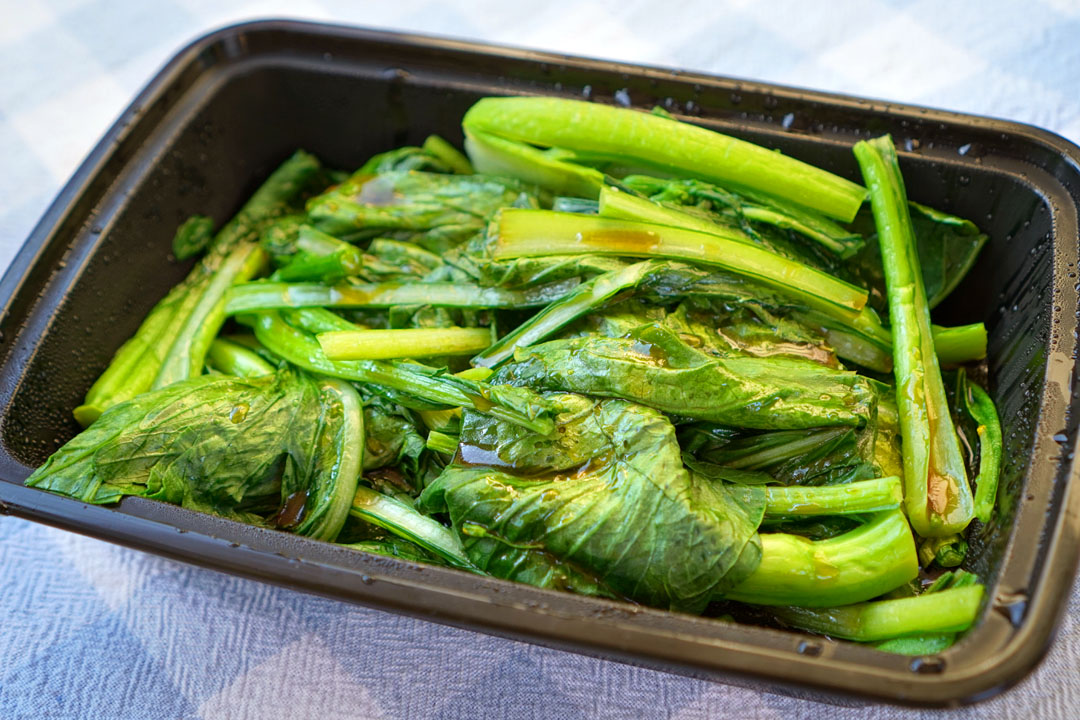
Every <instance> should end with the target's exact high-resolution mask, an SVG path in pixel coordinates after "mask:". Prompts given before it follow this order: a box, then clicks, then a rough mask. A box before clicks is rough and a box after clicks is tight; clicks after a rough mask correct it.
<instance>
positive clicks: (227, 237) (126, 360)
mask: <svg viewBox="0 0 1080 720" xmlns="http://www.w3.org/2000/svg"><path fill="white" fill-rule="evenodd" d="M319 169H320V166H319V161H318V160H316V159H315V157H313V156H312V155H309V154H308V153H305V152H302V151H297V153H296V154H295V155H293V156H292V157H291V158H289V159H288V160H287V161H286V162H285V163H284V164H283V165H282V166H281V167H280V168H278V169H277V170H276V171H275V172H274V173H273V174H272V175H271V176H270V177H269V178H268V179H267V180H266V182H265V183H263V185H262V187H260V188H259V189H258V190H256V191H255V194H254V195H252V196H251V199H250V200H248V201H247V203H245V204H244V207H243V208H241V209H240V212H239V213H237V215H236V217H234V218H233V219H232V220H230V221H229V223H228V224H227V225H225V227H223V228H222V229H221V230H220V231H219V232H218V234H217V236H216V237H215V238H214V240H213V242H212V243H211V245H210V249H209V251H208V252H207V254H206V255H205V256H204V257H203V259H202V260H201V261H200V262H199V263H198V264H197V265H196V266H195V268H194V269H193V270H192V271H191V273H190V274H189V275H188V277H187V278H186V279H185V280H184V281H183V282H182V283H180V284H179V285H177V286H176V287H174V288H173V289H172V290H171V291H170V292H169V294H168V295H166V296H165V298H164V299H162V300H161V301H160V302H159V303H158V304H157V305H155V306H154V309H153V310H151V311H150V314H149V315H147V316H146V319H145V320H143V323H142V325H141V326H140V327H139V329H138V331H137V332H136V333H135V335H134V336H133V337H132V338H131V339H130V340H128V341H127V342H126V343H124V345H123V346H122V347H121V348H120V349H119V350H118V351H117V352H116V355H115V357H113V359H112V362H111V363H110V364H109V367H108V369H106V370H105V372H104V373H102V375H101V377H99V378H98V379H97V382H95V383H94V384H93V386H92V387H91V388H90V390H89V391H88V392H87V393H86V400H85V401H84V402H83V404H82V405H80V406H79V407H78V408H76V409H75V419H76V420H78V421H79V422H80V423H81V424H82V425H83V426H86V425H89V424H90V423H92V422H94V421H95V420H96V419H97V418H98V416H99V415H101V413H102V412H104V411H105V410H107V409H108V408H110V407H112V406H113V405H115V404H117V403H119V402H123V401H125V400H129V399H131V398H133V397H135V396H136V395H138V394H139V393H142V392H145V391H147V390H149V389H150V388H151V387H155V388H160V387H164V386H165V385H167V384H169V383H170V382H175V381H177V380H184V379H187V378H188V377H192V376H193V375H195V374H197V373H198V372H200V371H201V370H202V362H203V357H204V356H205V353H206V350H207V349H208V347H209V345H210V342H211V341H212V340H213V337H214V335H216V334H217V330H218V329H219V328H220V327H221V323H222V322H223V321H224V315H223V314H222V311H221V308H220V306H219V304H218V301H219V299H220V298H221V297H222V296H223V295H224V293H225V291H226V290H228V289H229V286H230V285H231V284H232V283H233V281H235V280H241V279H249V278H250V277H251V276H252V275H253V274H254V271H255V268H253V267H251V264H249V263H251V262H253V261H254V260H255V259H256V257H257V256H256V252H257V251H256V250H249V249H248V247H249V243H250V242H251V241H253V240H255V239H257V238H258V235H259V233H260V232H261V230H262V228H263V227H264V226H265V225H266V224H267V222H268V221H270V220H272V219H273V218H275V217H277V216H278V215H281V214H284V213H286V212H288V211H289V209H290V206H291V204H292V203H293V202H295V201H296V199H297V198H298V196H300V194H301V193H302V192H303V191H304V189H305V188H306V187H308V186H309V185H311V184H312V183H315V182H317V181H318V175H319ZM249 258H250V260H249Z"/></svg>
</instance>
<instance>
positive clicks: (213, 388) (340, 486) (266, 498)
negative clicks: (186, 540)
mask: <svg viewBox="0 0 1080 720" xmlns="http://www.w3.org/2000/svg"><path fill="white" fill-rule="evenodd" d="M351 395H355V391H352V390H351V388H345V387H342V386H337V385H333V386H330V385H327V384H325V383H324V384H323V386H322V389H320V387H319V386H318V385H317V384H316V383H315V382H314V381H312V380H311V379H310V378H309V377H307V376H306V375H303V374H301V373H297V372H293V371H290V370H282V371H279V372H278V373H275V374H273V375H264V376H261V377H252V378H239V377H231V376H228V375H218V374H214V375H202V376H199V377H196V378H192V379H190V380H185V381H183V382H179V383H175V384H173V385H170V386H168V387H166V388H162V389H161V390H154V391H151V392H148V393H144V394H142V395H139V396H138V397H136V398H134V399H132V400H129V401H127V402H124V403H120V404H118V405H116V406H114V407H112V408H110V409H109V410H108V411H106V412H105V413H104V414H103V415H102V416H101V417H100V418H99V419H98V421H97V422H95V423H94V424H93V425H92V426H91V427H90V428H88V429H87V430H85V431H83V432H82V433H81V434H79V435H77V436H76V437H75V438H74V439H72V440H71V441H70V442H68V443H67V444H66V445H64V446H63V447H62V448H60V449H59V450H57V451H56V452H55V453H54V454H53V455H52V457H50V458H49V459H48V461H46V463H45V464H44V465H42V466H41V467H40V468H38V469H37V470H35V471H34V473H33V474H32V475H31V476H30V477H29V478H28V479H27V481H26V482H27V485H30V486H32V487H39V488H43V489H45V490H51V491H53V492H57V493H61V494H64V495H69V496H72V497H75V498H78V499H79V500H82V501H83V502H89V503H98V504H100V503H112V502H117V501H119V500H120V498H121V497H123V496H125V495H138V496H142V497H147V498H151V499H154V500H164V501H166V502H171V503H176V504H179V505H182V506H183V507H186V508H191V509H193V510H200V511H203V512H211V513H214V514H217V515H223V516H225V517H229V518H233V519H237V520H242V521H245V522H255V523H257V524H264V525H265V524H267V523H268V522H269V517H270V516H271V515H274V516H275V517H276V522H277V524H278V525H280V526H283V527H295V528H296V530H297V531H298V532H302V533H304V534H310V535H312V536H314V537H319V538H322V539H332V538H333V537H334V536H335V535H336V533H337V531H338V530H340V529H341V524H342V523H343V522H344V519H345V515H344V512H343V510H342V509H343V508H344V509H345V510H346V511H347V507H348V504H349V502H350V501H351V494H352V491H353V489H354V488H355V486H356V481H357V476H358V475H359V468H360V455H359V453H360V452H361V450H362V446H363V425H362V423H361V422H360V421H359V419H358V413H359V402H358V400H356V399H355V398H353V397H351ZM342 498H344V500H342Z"/></svg>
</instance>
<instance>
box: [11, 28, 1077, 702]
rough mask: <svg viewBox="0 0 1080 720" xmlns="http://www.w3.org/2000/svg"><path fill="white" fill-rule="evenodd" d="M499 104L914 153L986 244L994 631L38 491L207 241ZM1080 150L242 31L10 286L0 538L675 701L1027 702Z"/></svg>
mask: <svg viewBox="0 0 1080 720" xmlns="http://www.w3.org/2000/svg"><path fill="white" fill-rule="evenodd" d="M492 94H548V95H564V96H570V97H579V98H580V97H586V98H591V99H592V100H594V101H597V102H608V103H619V104H623V105H627V104H629V105H632V106H634V107H640V108H649V107H652V106H653V105H661V106H662V107H664V108H666V109H668V110H669V111H671V112H673V113H675V114H677V115H681V116H683V117H686V118H689V119H691V120H692V121H694V122H699V123H701V124H703V125H706V126H708V127H712V128H716V129H720V130H722V131H723V132H726V133H729V134H732V135H735V136H738V137H742V138H746V139H749V140H752V141H754V142H757V143H760V144H763V145H765V146H768V147H775V148H779V149H781V150H783V151H784V152H785V153H788V154H790V155H793V156H795V157H798V158H801V159H803V160H806V161H809V162H811V163H814V164H816V165H820V166H822V167H824V168H827V169H829V170H831V171H833V172H836V173H839V174H841V175H844V176H847V177H850V178H853V179H858V177H859V175H858V168H857V166H856V163H855V160H854V157H853V156H852V153H851V151H850V146H851V144H852V143H853V142H855V141H856V140H857V139H860V138H866V137H871V136H876V135H880V134H882V133H885V132H890V133H892V135H893V137H894V139H895V140H896V142H897V145H898V147H899V148H900V149H901V164H902V167H903V170H904V174H905V177H906V180H907V185H908V190H909V195H910V197H911V198H912V199H913V200H916V201H919V202H923V203H927V204H930V205H933V206H935V207H939V208H942V209H944V210H948V211H949V212H953V213H956V214H958V215H961V216H964V217H968V218H971V219H973V220H975V221H976V222H977V223H978V224H979V225H980V226H981V227H982V229H983V230H984V231H986V232H988V233H989V234H990V237H991V241H990V243H989V244H988V246H987V247H986V249H985V250H984V251H983V255H982V257H981V258H980V260H979V263H978V266H977V267H976V268H975V270H974V271H973V272H972V273H971V274H970V276H969V277H968V278H967V279H966V280H965V282H964V284H963V285H962V286H961V287H960V288H958V289H957V290H956V292H954V294H953V295H952V297H950V299H949V300H948V302H947V304H946V306H944V307H943V308H942V309H941V311H940V313H939V314H938V316H937V319H938V321H939V322H948V323H952V322H972V321H976V320H982V321H984V322H985V323H986V324H987V327H988V329H989V333H990V346H989V349H990V361H989V388H990V391H991V394H992V396H993V398H994V400H995V401H996V402H997V404H998V408H999V409H1000V412H1001V416H1002V420H1003V424H1004V427H1003V429H1004V436H1005V443H1006V451H1005V454H1004V467H1003V475H1002V479H1001V486H1000V488H1001V489H1000V499H999V504H1000V505H999V517H998V519H997V520H996V521H995V522H992V523H991V524H990V525H989V526H988V527H986V528H984V529H983V530H982V532H980V533H979V534H978V535H976V536H975V537H974V540H973V543H972V544H973V546H974V547H973V551H972V552H971V553H970V557H971V558H973V562H972V566H971V568H970V569H972V570H974V571H976V572H978V573H979V575H980V576H981V577H982V578H984V579H985V581H986V582H987V583H988V592H987V601H986V605H985V607H984V609H983V611H982V614H981V617H980V620H979V621H978V624H977V625H976V627H975V628H974V629H973V630H972V631H971V632H970V633H969V634H968V635H967V637H965V638H964V639H963V640H962V641H961V642H959V643H958V644H957V645H955V646H954V647H952V648H950V649H948V650H947V651H945V652H943V653H941V654H940V655H935V656H931V657H916V658H909V657H903V656H899V655H890V654H886V653H882V652H878V651H876V650H872V649H869V648H866V647H861V646H858V645H854V644H849V643H843V642H832V641H829V640H827V639H824V638H817V637H811V636H808V635H803V634H798V633H789V632H783V631H779V630H773V629H767V628H761V627H752V626H745V625H736V624H732V623H726V622H721V621H718V620H711V619H704V618H698V617H691V616H685V615H680V614H675V613H669V612H663V611H657V610H651V609H647V608H641V607H636V606H633V605H629V604H624V603H617V602H607V601H603V600H595V599H589V598H584V597H577V596H573V595H569V594H563V593H557V592H552V591H546V590H540V589H536V588H532V587H529V586H525V585H518V584H514V583H510V582H505V581H501V580H493V579H484V578H478V577H476V576H474V575H470V574H466V573H461V572H457V571H454V570H447V569H442V568H436V567H427V566H420V565H415V564H411V563H408V562H404V561H399V560H395V559H391V558H385V557H377V556H372V555H367V554H363V553H359V552H355V551H352V550H348V549H345V548H340V547H336V546H333V545H330V544H327V543H321V542H317V541H313V540H309V539H306V538H302V537H295V536H292V535H288V534H285V533H281V532H275V531H270V530H264V529H259V528H253V527H248V526H244V525H240V524H237V523H233V522H230V521H227V520H223V519H219V518H215V517H210V516H206V515H200V514H197V513H194V512H190V511H187V510H183V509H181V508H177V507H174V506H170V505H165V504H161V503H157V502H154V501H149V500H144V499H141V498H128V499H126V500H124V501H123V503H122V504H120V505H119V506H118V507H94V506H88V505H85V504H83V503H80V502H78V501H76V500H72V499H68V498H63V497H58V496H55V495H51V494H48V493H46V492H43V491H40V490H35V489H30V488H26V487H24V486H23V485H22V481H23V480H24V479H25V478H26V476H27V475H28V474H29V473H30V471H31V469H32V468H34V467H36V466H37V465H39V464H40V463H41V462H43V461H44V460H45V458H46V457H47V456H48V455H49V453H51V452H52V451H53V450H55V449H56V448H57V447H58V446H59V445H60V444H61V443H63V442H64V441H66V440H68V439H69V438H70V437H71V436H73V435H74V434H75V433H76V432H77V430H78V427H77V426H76V424H75V423H74V421H73V420H72V418H71V410H72V409H73V408H74V407H75V406H76V405H78V404H79V402H80V400H81V399H82V397H83V395H84V393H85V391H86V389H87V388H88V387H89V385H90V384H91V382H92V381H93V380H94V378H95V377H96V376H97V375H98V374H99V373H100V372H101V371H102V370H103V369H104V367H105V366H106V364H107V362H108V360H109V358H110V357H111V355H112V353H113V352H114V351H115V350H116V349H117V348H118V347H119V345H120V344H121V343H122V342H123V341H124V340H125V339H126V338H127V337H128V336H129V335H130V334H131V333H132V332H133V331H134V330H135V328H136V327H137V326H138V324H139V322H140V321H141V319H142V317H143V316H144V315H145V313H146V312H147V311H148V310H149V309H150V308H151V307H152V306H153V304H154V303H155V302H156V301H157V300H158V299H159V298H160V297H162V296H163V295H164V294H165V292H166V290H167V289H168V288H169V287H170V286H172V285H173V284H174V283H176V282H178V281H179V280H180V279H181V278H182V277H183V276H184V275H185V274H186V272H187V269H188V267H189V265H188V264H184V263H177V262H175V261H171V260H170V259H169V258H168V256H167V254H168V249H169V247H170V246H169V241H170V239H171V237H172V233H173V231H174V229H175V228H176V226H177V225H178V224H179V223H180V222H181V221H182V220H184V219H185V218H186V217H187V216H189V215H190V214H192V213H195V212H200V213H205V214H210V215H212V216H213V217H214V218H215V219H216V220H217V221H219V222H221V221H224V220H225V219H226V218H228V217H229V216H231V214H232V213H233V212H234V211H235V210H236V209H237V208H238V207H239V206H240V204H241V203H242V202H243V201H244V200H245V199H246V198H247V197H248V195H249V194H250V193H251V192H252V191H253V190H254V189H255V187H256V186H257V184H258V183H259V182H260V181H261V180H262V179H263V178H264V177H265V176H266V175H267V174H268V173H269V172H270V171H271V170H272V169H273V168H274V167H275V166H276V165H277V164H278V163H279V162H280V161H281V160H283V159H284V158H285V157H286V156H287V155H288V154H289V153H291V152H292V151H293V150H294V149H295V148H297V147H301V148H304V149H306V150H309V151H311V152H314V153H316V154H317V155H319V157H321V158H322V159H323V160H324V161H326V162H327V163H328V164H329V165H331V166H336V167H341V168H354V167H357V166H359V165H360V164H361V163H362V162H363V161H364V160H365V159H366V158H367V157H368V156H370V155H371V154H373V153H375V152H377V151H381V150H385V149H389V148H392V147H395V146H398V145H401V144H405V143H419V142H420V141H422V140H423V139H424V137H426V136H427V135H428V134H430V133H439V134H441V135H443V136H444V137H446V138H447V139H449V140H451V141H454V142H459V143H460V141H461V130H460V125H459V123H460V120H461V116H462V114H463V113H464V111H465V110H466V108H468V107H469V105H471V104H472V103H473V102H474V101H475V100H476V99H477V98H479V97H481V96H484V95H492ZM1078 163H1080V149H1078V148H1077V147H1076V146H1074V145H1072V144H1071V143H1069V142H1067V141H1065V140H1063V139H1062V138H1060V137H1057V136H1055V135H1052V134H1050V133H1048V132H1044V131H1042V130H1038V129H1035V128H1032V127H1027V126H1023V125H1018V124H1015V123H1008V122H1002V121H999V120H992V119H987V118H979V117H972V116H966V115H958V114H953V113H945V112H939V111H934V110H926V109H922V108H912V107H902V106H896V105H884V104H882V103H877V102H871V101H867V100H860V99H855V98H848V97H840V96H835V95H825V94H821V93H814V92H807V91H803V90H792V89H789V88H782V87H775V86H770V85H763V84H759V83H747V82H740V81H736V80H730V79H726V78H717V77H710V76H701V75H688V74H683V73H678V72H675V71H670V70H659V69H654V68H647V67H639V66H634V65H619V64H612V63H608V62H598V61H594V60H587V59H580V58H573V57H564V56H558V55H549V54H544V53H537V52H530V51H523V50H512V49H506V48H498V47H490V46H484V45H475V44H470V43H462V42H455V41H449V40H435V39H430V38H423V37H416V36H411V35H394V34H388V33H381V32H372V31H367V30H359V29H352V28H344V27H334V26H327V25H312V24H305V23H296V22H276V21H272V22H257V23H250V24H245V25H238V26H235V27H230V28H226V29H224V30H221V31H218V32H215V33H213V34H211V35H208V36H206V37H204V38H201V39H199V40H197V41H196V42H194V43H193V44H192V45H190V46H189V47H187V48H186V49H184V50H183V51H181V52H180V53H179V54H178V55H177V56H176V57H175V58H173V60H172V61H171V62H169V64H168V65H167V66H166V67H165V68H164V69H163V70H162V71H161V72H160V73H159V74H158V76H157V77H156V78H154V79H153V80H152V81H151V82H150V84H149V85H148V86H147V88H146V89H145V90H144V91H143V92H142V93H141V94H140V95H139V96H138V97H137V98H135V100H134V102H133V103H132V105H131V106H130V107H129V108H128V109H127V110H126V111H125V112H124V114H123V115H122V116H121V118H120V119H119V120H118V121H117V123H116V124H115V125H114V126H113V127H112V129H110V130H109V132H108V133H107V134H106V135H105V137H104V138H102V140H101V142H100V143H98V145H97V147H96V148H95V149H94V151H93V152H92V153H91V154H90V156H89V158H88V159H87V160H86V161H85V162H84V163H83V165H82V167H80V168H79V170H78V171H77V172H76V173H75V176H74V177H73V178H72V179H71V181H70V182H69V183H68V184H67V186H66V187H65V188H64V190H63V191H62V192H61V193H60V195H59V197H58V198H57V199H56V201H55V202H54V203H53V205H52V207H51V208H50V209H49V210H48V212H47V213H46V214H45V216H44V218H43V219H42V220H41V222H40V224H39V225H38V226H37V228H36V229H35V230H34V232H33V233H32V234H31V236H30V237H29V238H28V239H27V240H26V244H25V246H24V247H23V248H22V251H21V252H20V253H19V254H18V256H17V257H16V259H15V261H14V262H13V264H12V266H11V268H10V269H9V270H8V272H7V274H6V276H5V277H4V278H3V280H2V282H0V298H2V299H3V300H2V302H3V313H2V317H0V333H2V338H0V408H2V418H0V512H4V513H10V514H13V515H19V516H22V517H26V518H31V519H34V520H37V521H40V522H45V523H49V524H52V525H56V526H58V527H62V528H66V529H69V530H74V531H77V532H82V533H86V534H88V535H93V536H95V537H99V538H103V539H106V540H111V541H113V542H118V543H121V544H124V545H128V546H130V547H135V548H139V549H142V550H147V551H150V552H155V553H159V554H162V555H167V556H169V557H172V558H176V559H179V560H183V561H186V562H192V563H197V564H199V565H204V566H207V567H210V568H214V569H218V570H222V571H225V572H230V573H236V574H239V575H245V576H248V577H252V578H257V579H259V580H264V581H268V582H274V583H278V584H281V585H286V586H289V587H292V588H296V589H300V590H305V591H310V592H316V593H320V594H323V595H327V596H330V597H334V598H339V599H341V600H346V601H350V602H356V603H360V604H363V605H368V606H372V607H377V608H381V609H384V610H389V611H392V612H399V613H405V614H409V615H414V616H417V617H421V618H424V619H428V620H433V621H436V622H442V623H447V624H451V625H456V626H459V627H465V628H470V629H474V630H479V631H481V632H487V633H493V634H497V635H503V636H508V637H513V638H517V639H522V640H527V641H530V642H536V643H540V644H544V645H548V646H553V647H559V648H564V649H568V650H574V651H579V652H584V653H587V654H590V655H595V656H600V657H605V658H611V659H616V660H622V661H628V662H632V663H635V664H640V665H646V666H649V667H654V668H660V669H664V670H668V671H671V672H676V673H683V674H689V675H694V676H697V677H706V678H713V679H717V680H722V681H724V682H731V683H737V684H752V685H755V686H757V687H764V688H768V689H772V690H779V691H783V690H785V689H786V688H787V689H794V688H795V687H801V688H803V689H804V691H805V689H806V688H811V689H813V690H815V691H816V693H815V694H816V695H817V696H820V695H837V694H844V695H849V694H861V695H869V696H873V697H875V698H879V699H886V700H891V701H894V702H901V703H914V704H930V705H946V704H956V703H962V702H971V701H975V700H978V699H981V698H985V697H988V696H990V695H993V694H995V693H997V692H1000V691H1001V690H1003V689H1005V688H1007V687H1009V686H1010V685H1012V684H1013V683H1016V682H1017V681H1019V680H1020V679H1021V678H1022V677H1023V676H1024V674H1025V673H1027V672H1028V671H1029V670H1030V669H1031V668H1032V667H1033V666H1034V665H1035V663H1036V662H1037V661H1038V660H1039V659H1040V657H1041V656H1042V655H1043V654H1044V652H1045V651H1046V649H1047V648H1048V646H1049V644H1050V642H1051V640H1052V638H1053V635H1054V630H1055V628H1056V627H1057V624H1058V620H1059V617H1060V615H1061V613H1062V610H1063V608H1064V605H1065V598H1066V594H1067V592H1068V591H1069V588H1070V586H1071V583H1072V579H1073V575H1074V571H1075V566H1076V561H1077V548H1078V547H1080V537H1078V535H1080V487H1078V481H1077V477H1076V474H1077V471H1076V460H1075V455H1074V450H1075V445H1076V439H1077V424H1078V422H1080V412H1077V411H1078V410H1080V403H1078V401H1077V392H1078V388H1077V385H1076V372H1077V364H1076V356H1077V349H1078V348H1077V344H1078V343H1077V336H1076V330H1077V311H1078V307H1077V306H1078V302H1077V283H1078V280H1077V273H1078V270H1077V263H1078V258H1077V249H1078V248H1077V246H1078V243H1077V237H1078V236H1077V214H1078V203H1080V167H1078Z"/></svg>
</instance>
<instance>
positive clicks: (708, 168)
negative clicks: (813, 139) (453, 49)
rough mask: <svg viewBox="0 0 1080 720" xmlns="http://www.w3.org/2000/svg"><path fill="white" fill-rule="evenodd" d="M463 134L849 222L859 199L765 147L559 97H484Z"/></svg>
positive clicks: (843, 183) (849, 186) (851, 186)
mask: <svg viewBox="0 0 1080 720" xmlns="http://www.w3.org/2000/svg"><path fill="white" fill-rule="evenodd" d="M462 126H463V127H464V128H465V130H466V132H471V133H476V132H485V133H490V134H492V135H496V136H498V137H501V138H505V139H507V140H512V141H516V142H520V143H530V144H532V145H541V146H544V147H556V148H563V149H566V150H571V151H579V152H583V153H589V154H590V155H595V156H600V157H610V158H613V159H617V160H620V161H623V162H626V161H630V162H637V163H641V164H645V165H647V166H650V167H655V168H659V169H661V170H663V171H665V172H668V173H671V174H675V175H688V174H690V175H694V176H696V177H700V178H703V179H706V180H709V181H711V182H717V183H720V184H722V185H729V186H731V187H733V188H735V189H738V188H747V189H751V190H757V191H759V192H761V193H764V194H766V195H770V196H775V197H779V198H782V199H785V200H788V201H791V202H794V203H796V204H798V205H801V206H802V207H806V208H810V209H812V210H817V211H819V212H821V213H824V214H825V215H828V216H830V217H834V218H838V219H840V220H843V221H844V222H850V221H851V220H852V219H853V218H854V217H855V213H856V211H858V209H859V206H860V205H861V204H862V202H863V200H864V199H865V198H866V191H865V190H864V189H863V188H861V187H859V186H858V185H856V184H855V183H853V182H851V181H849V180H845V179H844V178H841V177H839V176H837V175H833V174H832V173H830V172H826V171H825V170H821V169H820V168H816V167H813V166H812V165H808V164H806V163H803V162H800V161H799V160H796V159H794V158H791V157H787V156H786V155H781V154H780V153H778V152H774V151H772V150H769V149H767V148H764V147H761V146H759V145H754V144H753V143H749V142H746V141H744V140H738V139H736V138H733V137H729V136H727V135H721V134H720V133H718V132H714V131H712V130H706V129H705V128H702V127H698V126H696V125H691V124H689V123H682V122H674V121H672V120H670V119H668V118H663V117H659V116H657V115H652V114H650V113H643V112H635V111H631V110H626V109H623V108H617V107H612V106H609V105H600V104H597V103H589V102H583V101H579V100H567V99H563V98H531V97H511V98H484V99H482V100H480V101H479V102H477V103H476V104H475V105H473V106H472V108H470V109H469V111H468V112H467V113H466V114H465V118H464V119H463V120H462Z"/></svg>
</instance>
